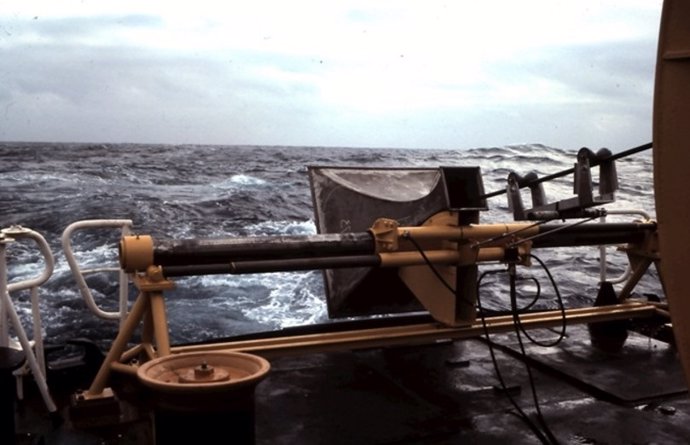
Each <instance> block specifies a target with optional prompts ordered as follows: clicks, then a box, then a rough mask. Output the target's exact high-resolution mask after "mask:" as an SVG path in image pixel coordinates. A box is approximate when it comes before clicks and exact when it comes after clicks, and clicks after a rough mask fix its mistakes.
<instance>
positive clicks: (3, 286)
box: [0, 226, 57, 412]
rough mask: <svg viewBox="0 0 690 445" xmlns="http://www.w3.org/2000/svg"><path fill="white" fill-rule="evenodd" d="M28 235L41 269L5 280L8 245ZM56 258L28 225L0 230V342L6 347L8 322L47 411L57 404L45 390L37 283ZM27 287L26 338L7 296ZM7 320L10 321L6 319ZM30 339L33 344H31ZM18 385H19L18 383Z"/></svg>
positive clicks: (42, 280) (48, 274) (49, 271)
mask: <svg viewBox="0 0 690 445" xmlns="http://www.w3.org/2000/svg"><path fill="white" fill-rule="evenodd" d="M21 238H27V239H31V240H33V241H35V242H36V244H37V245H38V248H39V250H40V251H41V254H42V255H43V259H44V262H45V268H44V270H43V272H42V273H41V274H40V275H39V276H37V277H35V278H31V279H28V280H21V281H17V282H14V283H8V282H7V280H8V278H7V275H8V274H7V245H8V244H9V243H11V242H13V241H15V240H16V239H21ZM54 266H55V260H54V258H53V253H52V251H51V250H50V246H49V245H48V243H47V242H46V240H45V238H43V236H41V234H39V233H38V232H34V231H33V230H31V229H27V228H24V227H21V226H12V227H9V228H6V229H2V230H0V298H2V304H0V346H4V347H8V346H9V345H10V337H9V324H11V325H12V328H13V329H14V333H15V335H16V336H17V339H18V340H19V343H20V345H21V348H22V350H23V351H24V354H25V357H26V361H27V364H28V366H29V369H30V370H31V373H32V374H33V376H34V380H35V381H36V384H37V386H38V389H39V391H40V392H41V396H42V397H43V401H44V402H45V404H46V407H47V408H48V411H50V412H55V411H57V407H56V406H55V403H54V402H53V399H52V397H51V396H50V392H49V391H48V384H47V381H46V367H45V356H44V351H43V333H42V327H41V315H40V311H39V304H38V287H39V286H41V285H42V284H43V283H45V282H46V281H48V279H49V278H50V277H51V275H52V274H53V269H54ZM27 289H29V290H30V292H31V312H32V317H33V341H30V340H29V337H28V336H27V335H26V331H25V330H24V327H23V326H22V324H21V320H20V319H19V316H18V315H17V310H16V309H15V307H14V304H12V300H11V299H10V292H16V291H21V290H27ZM8 321H9V323H8ZM32 343H33V344H32ZM16 375H17V378H19V379H21V370H20V373H19V374H16ZM18 387H19V386H18Z"/></svg>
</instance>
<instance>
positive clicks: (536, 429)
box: [477, 269, 551, 445]
mask: <svg viewBox="0 0 690 445" xmlns="http://www.w3.org/2000/svg"><path fill="white" fill-rule="evenodd" d="M503 272H506V270H504V269H493V270H488V271H485V272H484V273H482V274H481V275H480V277H479V280H477V307H478V309H479V317H480V319H481V321H482V328H483V330H484V336H485V337H486V343H487V345H488V347H489V355H490V356H491V362H492V363H493V367H494V371H495V372H496V378H497V379H498V382H499V383H500V384H501V389H502V390H503V392H504V393H505V395H506V396H507V397H508V400H509V401H510V403H511V404H512V405H513V407H514V408H515V410H516V411H517V413H515V415H516V416H518V417H519V418H520V419H522V421H523V422H525V424H526V425H527V426H528V427H529V428H530V429H531V430H532V432H533V433H534V435H535V436H537V438H538V439H539V441H540V442H541V443H542V444H545V445H551V442H549V438H548V437H547V436H545V435H544V433H543V432H542V431H541V430H540V429H539V427H538V426H537V425H536V424H535V423H534V422H533V421H532V419H530V417H529V416H528V415H527V413H525V411H524V410H523V409H522V408H520V405H518V403H517V401H515V399H514V398H513V397H512V396H511V395H510V392H509V391H508V386H507V385H506V383H505V380H504V379H503V374H502V373H501V369H500V367H499V366H498V360H496V353H495V352H494V348H493V344H492V343H491V338H490V335H489V327H488V325H487V324H486V317H485V315H484V309H483V308H482V300H481V297H480V293H481V292H480V291H479V290H480V287H481V283H482V280H483V279H484V277H485V276H487V275H490V274H496V273H503Z"/></svg>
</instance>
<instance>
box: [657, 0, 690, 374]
mask: <svg viewBox="0 0 690 445" xmlns="http://www.w3.org/2000/svg"><path fill="white" fill-rule="evenodd" d="M689 181H690V2H689V1H687V0H666V2H665V3H664V9H663V13H662V18H661V28H660V34H659V53H658V59H657V71H656V87H655V96H654V189H655V196H656V209H657V218H658V222H659V250H660V254H661V263H660V266H661V276H662V280H663V283H664V290H665V292H666V296H667V298H668V300H669V305H670V310H671V318H672V321H673V332H674V334H675V337H676V342H677V344H678V348H679V350H680V357H681V361H682V362H683V368H684V370H685V377H686V382H689V383H690V298H689V297H690V293H689V288H688V281H687V277H688V267H689V266H690V236H689V235H690V200H689V199H688V198H689V197H690V185H689Z"/></svg>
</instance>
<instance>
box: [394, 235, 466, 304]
mask: <svg viewBox="0 0 690 445" xmlns="http://www.w3.org/2000/svg"><path fill="white" fill-rule="evenodd" d="M402 238H404V239H407V240H409V241H410V242H411V243H412V244H413V245H414V247H415V248H416V249H417V251H418V252H419V254H420V255H421V256H422V258H423V259H424V262H425V263H426V265H427V266H428V267H429V269H431V271H432V272H433V273H434V275H436V278H438V280H439V281H440V282H441V284H443V286H444V287H445V288H446V289H448V290H449V291H450V292H451V293H452V294H453V295H455V296H456V297H457V298H459V299H460V301H462V302H463V303H465V304H466V305H469V306H473V307H474V301H470V300H468V299H467V298H466V297H465V296H464V295H459V294H458V291H457V290H456V289H454V288H453V286H451V285H450V284H448V282H447V281H446V280H445V279H444V278H443V276H441V273H440V272H439V271H438V270H437V269H436V267H434V264H433V263H432V262H431V260H430V259H429V257H427V256H426V253H424V249H422V246H420V245H419V243H418V242H417V240H415V239H414V238H413V237H412V235H411V234H410V232H404V233H403V234H402Z"/></svg>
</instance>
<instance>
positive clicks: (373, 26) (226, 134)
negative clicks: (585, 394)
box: [0, 0, 661, 151]
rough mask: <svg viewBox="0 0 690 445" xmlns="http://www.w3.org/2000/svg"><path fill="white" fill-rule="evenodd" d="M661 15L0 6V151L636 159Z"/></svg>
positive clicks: (592, 7)
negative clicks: (599, 153) (145, 146)
mask: <svg viewBox="0 0 690 445" xmlns="http://www.w3.org/2000/svg"><path fill="white" fill-rule="evenodd" d="M660 14H661V0H622V1H613V0H610V1H604V0H600V1H593V0H579V1H560V0H524V1H520V2H517V1H509V0H482V1H462V0H454V1H436V0H425V1H421V0H417V1H411V0H380V1H372V0H352V1H324V0H320V1H308V0H291V1H268V0H265V1H262V0H258V1H242V2H239V1H222V2H220V1H206V0H194V1H188V2H176V1H140V0H137V1H127V0H121V1H96V0H80V1H73V0H61V1H51V0H48V1H32V0H20V1H5V0H0V141H3V140H4V141H45V142H138V143H166V144H222V145H288V146H289V145H298V146H346V147H377V148H384V147H389V148H443V149H457V148H475V147H495V146H505V145H512V144H522V143H542V144H545V145H549V146H553V147H559V148H567V149H577V148H580V147H583V146H587V147H590V148H592V149H598V148H601V147H608V148H610V149H612V150H613V151H619V150H622V149H626V148H630V147H633V146H637V145H642V144H644V143H647V142H650V141H651V137H652V136H651V135H652V96H653V90H654V69H655V59H656V45H657V37H658V30H659V19H660Z"/></svg>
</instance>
